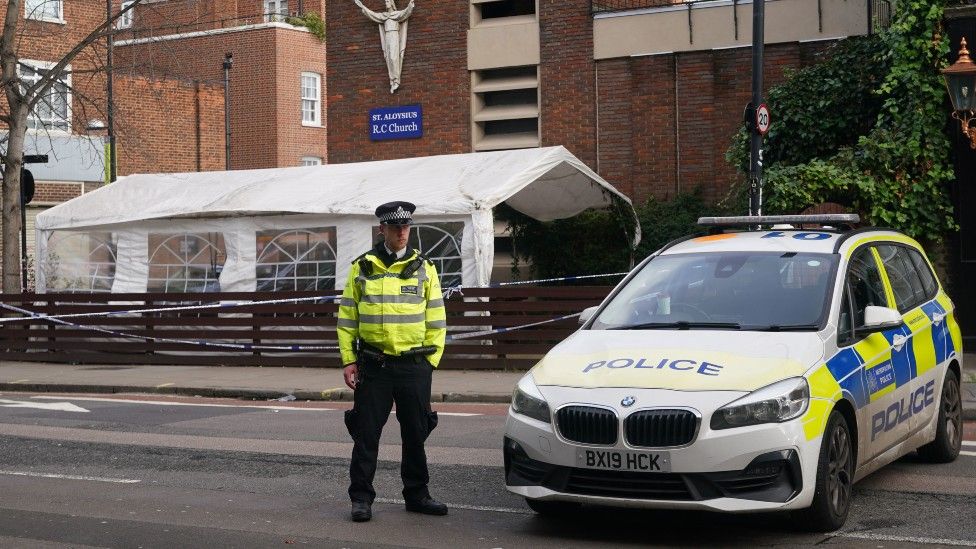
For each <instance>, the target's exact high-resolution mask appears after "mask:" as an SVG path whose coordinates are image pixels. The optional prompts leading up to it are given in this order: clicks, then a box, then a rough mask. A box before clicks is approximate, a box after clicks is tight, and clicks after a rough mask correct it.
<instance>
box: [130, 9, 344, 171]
mask: <svg viewBox="0 0 976 549" xmlns="http://www.w3.org/2000/svg"><path fill="white" fill-rule="evenodd" d="M323 11H324V4H323V2H322V1H321V0H319V1H315V0H303V1H299V0H291V5H290V4H289V2H288V1H287V0H250V1H244V0H239V1H227V0H166V1H156V2H151V3H148V2H147V3H145V4H137V5H136V6H135V9H134V12H133V14H132V16H131V17H130V18H129V19H128V20H127V21H126V22H125V25H126V28H125V30H123V31H122V32H121V33H120V34H119V41H118V42H117V49H116V57H115V59H116V70H117V71H119V72H122V73H125V74H130V75H142V76H146V77H152V78H159V77H166V78H170V77H177V78H181V79H191V80H194V81H200V82H208V83H212V84H214V85H220V86H223V83H224V77H225V71H224V68H223V66H224V61H225V58H226V56H227V55H228V54H229V55H231V56H232V59H233V65H232V68H231V69H230V70H229V83H230V85H229V92H228V96H229V100H228V105H229V109H228V111H229V113H230V145H229V149H230V168H232V169H254V168H271V167H284V166H299V165H308V164H321V163H323V162H326V161H327V160H328V149H327V139H326V128H327V126H326V123H325V120H326V116H325V113H326V105H325V102H324V101H323V99H324V96H325V93H324V90H325V88H326V78H325V75H326V70H325V66H326V55H325V44H324V42H323V41H322V40H321V39H320V38H318V37H316V36H315V35H314V34H313V33H312V32H310V31H309V29H307V28H306V27H304V26H301V25H300V24H297V23H300V21H297V20H296V19H295V18H294V17H297V16H301V15H304V14H309V13H315V14H321V13H323ZM289 22H293V23H296V24H294V25H293V24H289ZM209 108H211V109H221V110H222V109H223V105H222V104H221V105H219V106H217V105H210V106H209ZM220 117H221V119H222V117H223V112H221V113H220ZM220 154H221V157H223V154H224V151H221V152H220ZM221 167H223V165H222V166H221Z"/></svg>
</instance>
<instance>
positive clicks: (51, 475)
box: [0, 471, 142, 484]
mask: <svg viewBox="0 0 976 549" xmlns="http://www.w3.org/2000/svg"><path fill="white" fill-rule="evenodd" d="M0 475H14V476H18V477H43V478H60V479H66V480H89V481H94V482H114V483H116V484H135V483H137V482H142V481H141V480H136V479H131V478H105V477H85V476H80V475H59V474H56V473H35V472H33V471H0Z"/></svg>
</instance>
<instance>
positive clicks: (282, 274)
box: [255, 227, 336, 291]
mask: <svg viewBox="0 0 976 549" xmlns="http://www.w3.org/2000/svg"><path fill="white" fill-rule="evenodd" d="M256 244H257V258H258V259H257V264H256V273H255V275H256V278H257V289H258V291H282V290H284V291H289V290H298V291H301V290H332V289H333V288H334V287H335V273H336V229H335V227H320V228H316V229H289V230H283V231H282V230H271V231H259V232H258V233H257V243H256Z"/></svg>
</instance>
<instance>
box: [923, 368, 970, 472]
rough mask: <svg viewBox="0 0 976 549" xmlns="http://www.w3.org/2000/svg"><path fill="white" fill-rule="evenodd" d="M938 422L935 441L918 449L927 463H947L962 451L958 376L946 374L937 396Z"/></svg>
mask: <svg viewBox="0 0 976 549" xmlns="http://www.w3.org/2000/svg"><path fill="white" fill-rule="evenodd" d="M937 421H938V422H939V424H938V427H937V428H936V430H935V440H933V441H932V442H930V443H928V444H926V445H925V446H922V447H920V448H919V449H918V456H919V457H920V458H921V459H922V460H924V461H927V462H929V463H948V462H950V461H954V460H955V459H956V458H957V457H959V451H960V450H961V449H962V398H961V393H960V392H959V376H958V375H956V372H954V371H952V370H949V371H948V372H946V377H945V382H943V383H942V394H941V395H940V396H939V418H938V420H937Z"/></svg>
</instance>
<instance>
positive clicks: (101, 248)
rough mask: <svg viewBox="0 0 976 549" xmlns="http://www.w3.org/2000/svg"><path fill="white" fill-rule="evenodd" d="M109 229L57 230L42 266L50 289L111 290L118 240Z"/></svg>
mask: <svg viewBox="0 0 976 549" xmlns="http://www.w3.org/2000/svg"><path fill="white" fill-rule="evenodd" d="M112 237H113V235H112V233H109V232H97V231H94V232H76V231H54V232H53V233H52V234H51V237H50V239H48V242H47V249H46V253H45V254H44V258H43V260H42V261H43V263H42V264H41V269H42V271H43V272H44V280H45V288H46V290H47V291H49V292H99V293H101V292H111V291H112V283H113V282H114V281H115V263H116V258H115V254H116V242H115V241H114V240H113V238H112Z"/></svg>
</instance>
